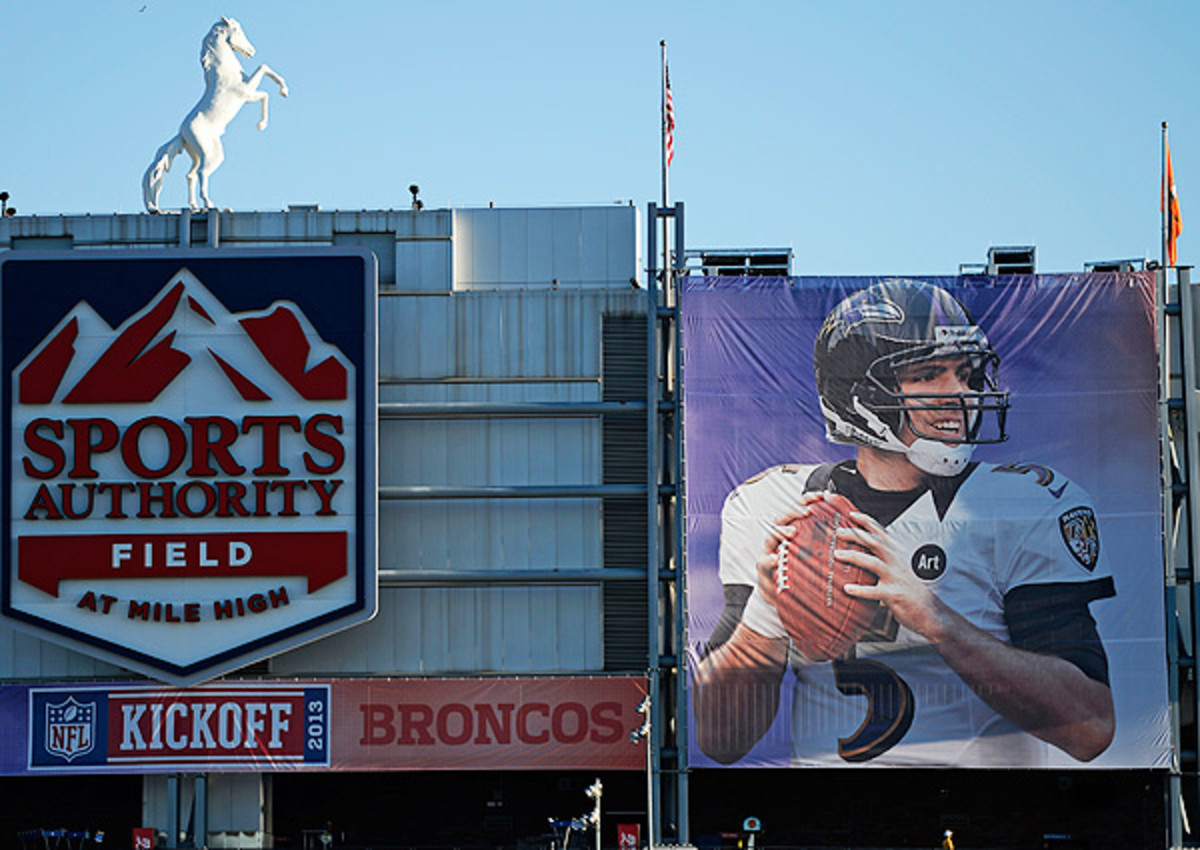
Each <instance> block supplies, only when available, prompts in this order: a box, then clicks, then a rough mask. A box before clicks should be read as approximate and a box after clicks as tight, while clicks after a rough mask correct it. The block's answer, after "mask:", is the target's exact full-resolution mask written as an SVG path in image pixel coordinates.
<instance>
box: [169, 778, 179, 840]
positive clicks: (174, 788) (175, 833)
mask: <svg viewBox="0 0 1200 850" xmlns="http://www.w3.org/2000/svg"><path fill="white" fill-rule="evenodd" d="M178 846H179V774H178V773H168V774H167V847H168V848H172V849H173V848H175V847H178Z"/></svg>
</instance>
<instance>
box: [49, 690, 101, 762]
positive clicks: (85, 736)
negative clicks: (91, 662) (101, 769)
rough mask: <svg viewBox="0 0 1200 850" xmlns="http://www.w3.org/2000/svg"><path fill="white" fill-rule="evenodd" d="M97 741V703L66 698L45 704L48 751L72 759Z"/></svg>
mask: <svg viewBox="0 0 1200 850" xmlns="http://www.w3.org/2000/svg"><path fill="white" fill-rule="evenodd" d="M95 742H96V704H95V703H94V702H86V703H83V702H78V701H77V700H76V699H75V697H67V699H66V700H65V701H63V702H59V703H49V704H47V705H46V752H48V753H51V754H53V755H56V756H60V757H62V758H64V759H66V760H67V761H72V760H74V759H76V758H78V757H79V756H83V755H87V754H88V753H90V752H91V751H92V747H93V746H95Z"/></svg>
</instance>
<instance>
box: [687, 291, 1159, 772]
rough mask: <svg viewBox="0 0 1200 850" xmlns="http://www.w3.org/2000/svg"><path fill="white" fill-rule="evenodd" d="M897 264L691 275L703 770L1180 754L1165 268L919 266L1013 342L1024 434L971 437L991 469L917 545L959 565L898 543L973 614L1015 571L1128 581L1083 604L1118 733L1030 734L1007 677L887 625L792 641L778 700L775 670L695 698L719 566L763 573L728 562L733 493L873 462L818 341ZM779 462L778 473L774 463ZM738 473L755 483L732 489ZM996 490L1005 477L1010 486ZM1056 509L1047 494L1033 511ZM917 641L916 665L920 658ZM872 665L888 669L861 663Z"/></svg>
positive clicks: (1107, 760) (1020, 579)
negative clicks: (829, 273) (827, 403)
mask: <svg viewBox="0 0 1200 850" xmlns="http://www.w3.org/2000/svg"><path fill="white" fill-rule="evenodd" d="M885 280H887V279H885V278H861V277H854V278H702V277H690V278H685V279H684V281H683V282H682V292H681V323H682V350H683V363H684V365H683V381H684V396H683V398H684V428H685V430H684V452H685V464H686V467H685V468H686V494H687V499H686V508H687V520H686V554H687V603H688V633H689V638H688V640H689V650H688V651H689V677H690V679H691V681H690V688H689V702H690V705H689V711H690V713H691V716H690V718H689V719H690V721H691V723H690V724H689V726H690V731H691V734H690V743H689V746H690V756H691V763H692V765H693V766H694V767H715V766H722V765H730V766H737V767H745V766H762V767H782V766H791V765H796V766H800V765H824V766H847V767H849V766H867V767H870V766H908V765H914V766H941V767H945V766H954V767H993V766H1008V767H1043V766H1044V767H1064V766H1070V767H1092V768H1097V767H1098V768H1147V767H1150V768H1166V767H1168V766H1169V763H1170V742H1169V724H1168V705H1167V679H1166V667H1165V649H1164V641H1165V636H1164V612H1163V599H1164V596H1163V568H1162V560H1163V554H1162V553H1163V548H1162V534H1161V529H1162V524H1161V505H1162V500H1161V489H1160V487H1161V484H1160V473H1159V469H1160V456H1159V426H1158V403H1157V355H1156V340H1155V323H1154V276H1153V273H1132V274H1090V275H1089V274H1081V275H1065V276H1053V275H1037V276H1012V277H1004V278H981V277H976V278H970V277H968V278H962V277H946V278H923V279H921V283H924V284H929V285H932V286H936V287H939V288H941V289H943V290H944V291H945V292H946V293H949V294H950V295H951V296H953V298H954V299H956V300H957V301H958V302H960V303H961V304H962V305H963V307H965V309H966V311H967V312H968V313H969V315H970V316H971V317H973V320H974V322H975V323H976V324H977V325H978V327H979V328H981V329H982V332H983V333H984V334H986V337H987V340H988V341H989V342H990V344H991V346H992V347H993V348H994V349H995V352H996V353H997V354H998V356H999V358H1000V365H999V368H998V371H997V379H998V384H999V389H1001V390H1006V391H1008V393H1009V402H1010V407H1009V410H1008V415H1007V422H1006V424H1007V432H1008V438H1007V439H1006V440H1005V441H1003V442H998V443H994V444H989V445H980V446H977V447H976V448H975V449H974V453H973V455H972V457H971V461H972V463H973V464H977V465H975V466H972V469H971V471H970V473H969V475H968V476H967V478H966V483H963V484H962V486H961V488H960V489H958V490H957V491H955V495H953V496H952V498H951V501H950V504H951V507H950V508H949V512H947V513H945V514H944V517H943V519H942V520H941V524H940V525H936V534H937V535H938V536H939V538H938V539H936V540H934V539H930V540H928V541H926V544H927V546H926V547H925V548H922V547H921V546H917V547H916V549H921V551H922V552H924V553H925V554H926V555H928V553H930V552H934V553H937V556H938V557H943V556H944V553H946V552H948V553H949V555H948V556H945V562H944V563H941V562H939V561H938V560H937V558H935V559H934V560H932V561H929V562H928V563H929V564H931V565H933V567H936V569H933V568H930V569H926V562H925V561H921V563H920V565H918V561H919V560H921V559H920V558H919V557H918V552H917V551H916V550H915V549H914V546H915V543H916V542H920V541H915V542H914V541H912V540H908V541H907V542H906V543H905V544H904V546H901V547H900V548H902V549H903V551H902V552H900V555H899V557H900V561H901V562H903V563H907V562H908V560H909V559H910V558H911V559H912V569H913V571H914V573H915V574H917V576H918V578H919V579H920V581H921V582H923V583H924V585H925V586H926V587H928V588H929V589H930V590H931V591H932V592H933V594H934V595H935V596H939V598H942V595H943V594H944V595H945V598H944V599H943V601H944V602H946V604H950V605H951V607H954V606H958V607H960V608H962V609H963V610H961V611H959V612H958V613H960V614H962V615H963V617H964V618H965V619H966V620H968V621H972V622H975V621H976V620H980V621H981V620H983V619H985V617H986V615H985V613H983V612H985V610H986V609H987V608H988V606H991V608H992V609H995V610H996V611H999V610H1001V609H1003V607H1004V606H1005V605H1006V604H1009V603H1011V602H1012V599H1013V596H1012V595H1010V592H1011V591H1013V590H1014V588H1015V587H1018V586H1020V587H1023V588H1025V589H1028V588H1029V586H1030V585H1033V586H1035V587H1034V588H1033V592H1034V593H1035V594H1041V592H1042V591H1044V590H1046V589H1047V588H1050V589H1053V588H1054V587H1062V588H1066V589H1068V590H1071V589H1077V588H1079V587H1100V586H1102V585H1103V586H1104V587H1110V588H1111V589H1112V590H1115V594H1112V593H1110V594H1108V595H1105V594H1103V593H1098V594H1096V598H1094V599H1091V601H1089V602H1088V603H1087V604H1086V611H1087V612H1088V613H1089V614H1090V615H1091V617H1092V618H1094V622H1095V633H1097V634H1098V638H1099V641H1100V643H1101V644H1102V647H1103V653H1104V656H1105V657H1106V659H1107V680H1108V684H1109V685H1110V688H1111V701H1112V705H1113V709H1114V710H1113V713H1112V717H1113V718H1115V720H1114V721H1113V725H1112V738H1111V742H1110V743H1108V744H1107V745H1106V746H1102V747H1101V748H1100V749H1101V751H1100V752H1099V753H1098V754H1097V753H1096V752H1095V751H1092V752H1088V753H1086V754H1084V755H1082V756H1077V755H1071V754H1069V753H1068V752H1067V751H1066V749H1065V747H1064V746H1062V745H1057V744H1055V743H1053V742H1052V743H1047V742H1046V740H1043V738H1050V739H1052V738H1053V737H1054V736H1053V735H1042V734H1038V733H1037V732H1038V730H1032V731H1033V732H1034V734H1030V731H1031V730H1026V729H1024V728H1021V727H1020V725H1019V723H1018V722H1013V721H1010V719H1008V718H1006V717H1005V716H1003V713H1002V711H999V710H997V709H996V708H995V707H994V706H995V705H998V704H1000V703H1001V702H1002V697H1003V694H1002V693H1000V692H1002V691H1003V690H1005V688H1004V685H1003V683H1000V682H996V683H994V684H993V683H988V682H984V683H982V685H981V683H979V682H976V683H975V687H974V688H972V687H971V686H970V685H968V683H967V682H965V681H964V679H963V678H962V676H961V675H959V673H957V672H956V671H955V669H954V668H952V667H951V666H950V665H949V664H948V663H947V662H946V660H945V659H944V658H942V657H940V656H939V654H938V652H937V648H936V647H931V646H930V645H928V644H927V643H924V644H923V642H922V640H921V639H920V638H919V637H914V636H913V635H912V634H911V633H906V630H905V629H903V628H899V629H898V630H897V627H896V626H895V625H894V624H893V625H892V626H891V632H890V634H888V633H884V634H882V636H880V635H879V634H876V635H875V636H874V637H873V638H871V641H872V642H871V643H867V642H866V641H867V639H866V638H864V639H863V640H860V642H859V643H858V644H857V645H856V646H855V647H854V648H853V649H851V650H850V651H849V652H848V653H846V655H845V656H843V657H841V658H838V659H833V660H825V661H810V660H809V659H807V658H805V657H803V656H802V654H800V653H798V652H797V651H796V648H795V646H794V645H793V646H792V647H791V650H790V652H789V655H788V662H787V665H786V669H785V670H784V671H783V672H782V677H781V678H780V679H779V680H778V681H779V684H780V686H779V688H778V705H777V706H776V704H775V702H774V695H773V694H774V692H773V691H772V688H771V687H767V688H766V689H765V692H766V694H767V696H765V697H764V696H762V695H761V694H760V693H758V692H755V694H751V693H750V692H749V691H746V692H743V693H741V694H740V695H735V696H728V697H727V698H724V699H722V700H710V701H707V702H705V701H703V700H701V699H699V697H700V696H702V695H704V694H705V691H704V688H705V687H706V683H705V681H700V682H697V677H698V676H699V677H700V678H701V679H703V678H704V676H705V670H706V665H711V664H712V663H713V660H714V659H713V658H712V657H710V656H711V655H713V654H715V653H717V652H720V650H719V649H716V648H715V644H717V643H719V641H720V637H719V636H720V634H721V628H720V627H719V623H720V621H721V614H722V610H723V608H724V605H725V594H726V590H727V588H726V587H725V586H723V580H724V584H725V585H729V584H731V583H736V581H743V582H747V583H748V584H753V582H754V580H753V579H752V578H749V579H748V578H746V575H747V573H746V571H745V570H746V568H743V572H742V575H741V578H740V579H738V576H737V575H736V570H734V569H732V567H730V566H729V565H726V566H725V567H722V566H721V560H722V558H723V557H728V556H727V555H726V554H723V551H724V550H723V549H722V534H723V532H722V511H723V508H724V507H726V506H727V504H729V503H730V501H740V502H741V503H742V506H743V509H744V508H745V505H746V504H750V505H753V504H755V499H756V498H757V499H758V502H760V503H762V504H764V505H768V504H769V505H771V506H773V507H772V508H771V510H777V509H778V508H779V505H780V504H781V503H786V502H787V501H788V499H790V498H791V499H794V498H797V497H798V496H799V495H800V494H802V492H803V491H804V489H805V486H806V485H805V484H804V482H803V481H800V480H799V476H801V475H802V476H804V477H807V476H808V475H809V474H810V473H811V472H812V470H813V469H814V468H815V467H817V466H819V465H826V464H831V463H833V462H850V461H852V460H853V459H854V458H855V456H856V448H855V447H854V446H853V445H842V444H835V443H833V442H830V441H828V440H827V439H826V427H825V417H824V416H823V414H822V411H821V408H820V405H819V402H818V394H817V388H816V382H815V379H814V373H813V356H814V355H813V352H814V343H815V341H816V340H817V337H818V333H819V332H820V330H821V327H822V324H823V323H824V322H825V321H826V317H827V316H829V314H830V313H831V311H833V310H834V308H835V307H837V305H839V303H841V302H842V301H843V299H846V298H847V297H849V296H851V295H853V294H854V293H856V292H859V291H860V290H863V289H866V288H867V287H870V286H872V285H876V284H880V283H882V282H883V281H885ZM780 467H782V470H781V469H779V468H780ZM825 468H828V467H825ZM768 470H775V472H774V473H768V474H766V475H763V473H764V472H767V471H768ZM789 474H790V475H791V477H790V478H789ZM754 480H757V481H758V482H759V483H758V484H757V485H755V486H750V487H749V489H747V487H748V485H747V484H746V482H750V481H754ZM835 480H836V479H835ZM772 481H775V482H778V486H776V487H775V489H774V490H772V491H771V492H770V493H768V494H767V496H765V497H763V496H761V493H760V496H759V497H752V495H747V494H748V493H752V491H755V488H757V491H763V489H764V488H766V489H770V488H771V487H772V486H774V485H772V484H771V482H772ZM739 488H742V490H741V492H742V495H741V496H740V497H737V498H734V499H732V500H731V494H734V493H735V492H737V491H739ZM993 492H994V493H1001V494H1002V495H1001V496H998V497H996V498H999V499H1000V501H999V502H997V501H996V499H995V498H990V494H991V493H993ZM1056 494H1057V495H1056ZM1056 498H1057V499H1059V501H1058V502H1055V501H1054V500H1055V499H1056ZM1067 502H1070V503H1069V504H1068V503H1067ZM1042 504H1045V505H1048V506H1049V507H1047V508H1045V509H1044V510H1043V509H1042V508H1037V507H1036V506H1037V505H1042ZM955 505H957V507H954V506H955ZM944 507H945V506H944V505H943V506H942V507H939V510H942V508H944ZM763 510H764V511H765V510H767V508H763ZM1037 510H1043V512H1045V511H1051V513H1047V514H1046V518H1043V519H1041V520H1039V522H1040V523H1041V524H1040V525H1039V526H1037V528H1035V529H1033V530H1026V528H1025V526H1024V525H1022V522H1023V520H1022V518H1023V517H1025V516H1026V515H1027V514H1028V515H1032V514H1033V513H1036V511H1037ZM955 511H957V513H955ZM730 513H732V510H731V511H730ZM759 519H760V521H761V522H762V523H770V522H774V521H777V520H778V519H779V518H778V517H760V518H759ZM1055 520H1057V525H1056V524H1055ZM728 521H729V520H728V515H727V522H728ZM930 527H931V528H933V527H934V526H930ZM897 533H899V532H897ZM726 534H727V535H732V532H730V531H727V532H726ZM964 536H965V537H968V538H971V539H973V540H975V541H976V544H975V548H974V551H976V553H981V552H982V553H984V554H983V555H980V556H979V557H978V558H977V563H974V564H973V565H968V564H965V563H960V562H956V554H955V553H956V552H957V551H960V550H959V549H956V546H958V545H959V544H958V543H957V542H956V541H958V540H959V539H961V538H963V537H964ZM948 541H949V542H948ZM979 541H982V542H979ZM725 543H726V547H725V548H726V549H729V548H732V545H733V544H732V542H731V541H728V540H727V541H725ZM989 547H991V548H990V549H989ZM1017 549H1022V550H1023V551H1025V554H1024V555H1022V556H1021V557H1020V558H1009V560H1008V561H1004V558H1003V557H1002V556H1001V555H1000V554H998V553H999V552H1000V551H1001V550H1004V551H1006V552H1011V551H1015V550H1017ZM989 552H992V553H995V554H994V557H992V555H990V554H987V553H989ZM761 555H762V552H754V553H751V554H750V555H745V556H743V557H744V558H748V559H752V558H753V557H758V556H761ZM750 569H751V571H752V569H753V568H750ZM971 571H974V573H973V574H971V575H967V573H969V572H971ZM1109 574H1111V581H1112V583H1111V585H1107V575H1109ZM954 582H959V585H955V584H954ZM956 586H957V587H958V590H957V591H955V590H953V588H954V587H956ZM964 588H965V589H964ZM746 592H749V587H748V586H747V588H746ZM970 593H977V599H978V600H979V601H978V602H974V601H971V599H970V596H969V594H970ZM754 594H758V595H760V596H761V595H763V594H762V591H759V590H756V591H754ZM955 594H957V595H955ZM1038 598H1042V597H1041V596H1038ZM950 599H953V601H952V602H950V601H947V600H950ZM752 601H753V600H752ZM752 607H753V606H752V605H751V604H750V603H747V607H746V609H745V610H744V611H743V612H742V614H743V616H745V617H749V618H750V619H749V620H748V621H746V622H743V623H742V624H743V625H747V624H748V623H749V622H754V623H762V622H764V619H763V617H764V616H766V620H770V616H767V615H764V614H763V610H764V609H763V608H762V607H761V606H760V607H759V608H758V609H757V614H755V615H753V616H751V615H750V614H749V613H748V612H749V611H750V609H751V608H752ZM767 610H768V614H771V613H773V609H770V608H768V609H767ZM1047 610H1050V611H1053V610H1056V609H1054V608H1051V609H1047ZM885 613H886V612H885ZM729 616H730V615H729V614H727V615H726V619H727V620H728V618H729ZM1054 616H1057V615H1050V614H1046V615H1044V616H1043V620H1045V619H1046V617H1050V620H1051V622H1049V623H1048V624H1047V623H1045V622H1043V623H1042V624H1041V626H1040V627H1039V628H1044V629H1047V630H1049V632H1051V633H1053V632H1054V630H1055V629H1056V628H1058V629H1060V631H1061V629H1075V628H1076V627H1077V626H1078V625H1079V623H1078V622H1076V621H1074V620H1071V621H1069V622H1068V621H1067V620H1065V619H1064V621H1063V622H1062V623H1058V622H1054V621H1053V617H1054ZM755 618H757V619H755ZM993 620H994V621H993V622H990V623H989V624H988V628H987V630H988V631H990V632H991V633H992V635H993V637H994V638H995V639H996V640H999V641H1000V642H1001V643H1009V642H1011V640H1012V638H1011V636H1010V635H1009V633H1008V631H1007V628H1006V625H1005V620H1003V619H999V617H998V615H997V617H994V618H993ZM730 625H731V624H730V623H729V622H727V623H726V624H725V626H724V628H725V629H726V630H728V628H729V627H730ZM714 634H716V635H717V637H715V638H714ZM727 634H728V631H726V635H727ZM776 637H778V635H776ZM783 639H785V640H786V634H784V635H783ZM917 656H919V657H920V658H921V659H923V660H922V661H921V662H920V664H918V665H917V666H915V667H905V666H904V665H905V664H906V663H908V662H910V661H912V659H913V658H914V657H917ZM864 660H866V664H867V665H868V667H869V669H871V670H873V671H875V673H878V674H879V676H880V677H882V679H880V680H875V681H873V680H871V679H870V677H868V678H867V679H865V680H864V679H862V677H861V676H859V677H858V678H856V676H857V674H855V673H854V672H853V671H855V670H861V669H862V668H863V663H862V662H863V661H864ZM893 662H894V663H893ZM856 664H857V665H858V666H857V667H856V666H855V665H856ZM922 665H923V666H922ZM906 670H912V671H914V672H913V673H912V676H913V681H911V682H906V681H904V679H905V676H907V675H909V674H908V673H906V672H904V671H906ZM897 671H900V672H897ZM897 680H899V681H897ZM879 681H884V682H885V686H880V685H879ZM880 687H882V688H883V689H882V690H880ZM989 689H990V690H991V693H989ZM1047 690H1050V689H1049V688H1047ZM764 700H765V702H764ZM698 709H699V712H698ZM764 712H765V715H764ZM906 712H907V716H905V715H906ZM772 715H773V718H774V719H773V720H770V718H771V716H772ZM763 716H765V717H766V718H767V720H768V722H769V726H768V727H767V728H766V729H765V731H764V733H763V734H762V735H761V737H759V738H758V739H757V741H755V742H753V745H752V746H749V748H748V749H745V751H744V752H743V750H742V748H740V747H739V746H726V744H725V743H721V742H722V741H724V740H725V739H726V738H732V739H737V738H738V737H739V736H741V735H743V730H745V729H746V728H748V727H753V726H755V724H756V723H761V722H762V721H761V718H762V717H763ZM756 718H757V719H756ZM752 737H753V736H752ZM714 741H716V742H718V743H713V742H714ZM864 742H865V743H864Z"/></svg>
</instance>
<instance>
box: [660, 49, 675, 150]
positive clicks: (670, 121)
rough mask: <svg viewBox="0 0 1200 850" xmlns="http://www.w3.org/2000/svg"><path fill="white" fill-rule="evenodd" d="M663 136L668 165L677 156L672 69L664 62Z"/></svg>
mask: <svg viewBox="0 0 1200 850" xmlns="http://www.w3.org/2000/svg"><path fill="white" fill-rule="evenodd" d="M663 82H664V89H663V92H664V99H663V137H664V138H665V139H666V154H667V165H670V164H671V160H672V159H674V158H675V106H674V104H672V103H671V71H670V69H669V68H668V67H667V66H666V63H664V64H663Z"/></svg>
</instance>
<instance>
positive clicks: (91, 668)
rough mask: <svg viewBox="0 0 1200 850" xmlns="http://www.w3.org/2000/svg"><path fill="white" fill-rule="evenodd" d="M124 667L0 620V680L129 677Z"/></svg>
mask: <svg viewBox="0 0 1200 850" xmlns="http://www.w3.org/2000/svg"><path fill="white" fill-rule="evenodd" d="M129 675H130V673H129V671H128V670H125V669H124V668H122V667H118V666H116V665H114V664H109V663H107V662H105V661H98V660H96V659H95V658H92V657H91V656H88V655H84V654H82V653H79V652H75V651H74V650H70V649H67V648H65V647H61V646H58V645H57V644H53V643H49V642H47V641H44V640H42V639H41V638H37V637H34V636H33V635H29V634H26V633H25V632H22V631H20V630H18V629H14V628H13V627H12V626H10V625H9V624H8V623H6V622H3V621H0V679H36V678H43V677H61V678H97V677H115V678H124V677H126V676H129Z"/></svg>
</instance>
